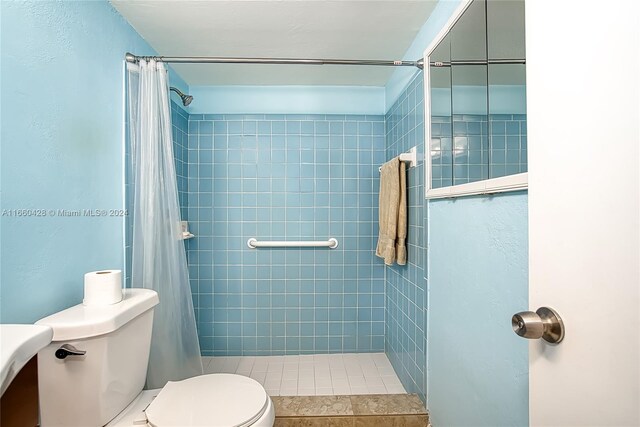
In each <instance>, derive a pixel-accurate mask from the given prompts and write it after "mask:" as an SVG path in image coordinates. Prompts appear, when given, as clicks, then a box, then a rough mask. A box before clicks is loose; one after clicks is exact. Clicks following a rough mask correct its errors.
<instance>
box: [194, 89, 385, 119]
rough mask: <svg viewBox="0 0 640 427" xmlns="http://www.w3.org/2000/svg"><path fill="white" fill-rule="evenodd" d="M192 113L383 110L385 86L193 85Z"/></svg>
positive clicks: (360, 111)
mask: <svg viewBox="0 0 640 427" xmlns="http://www.w3.org/2000/svg"><path fill="white" fill-rule="evenodd" d="M190 90H191V95H193V96H194V99H195V101H194V102H193V103H192V104H191V105H190V106H189V108H188V111H189V114H198V113H203V114H377V115H380V114H384V113H385V105H384V88H382V87H369V86H191V87H190Z"/></svg>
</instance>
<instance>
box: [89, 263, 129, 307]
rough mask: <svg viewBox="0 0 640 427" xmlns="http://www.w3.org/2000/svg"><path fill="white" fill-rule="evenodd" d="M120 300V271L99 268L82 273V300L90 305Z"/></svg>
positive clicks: (107, 303)
mask: <svg viewBox="0 0 640 427" xmlns="http://www.w3.org/2000/svg"><path fill="white" fill-rule="evenodd" d="M120 301H122V271H121V270H100V271H91V272H89V273H87V274H85V275H84V300H82V304H84V305H91V306H100V305H111V304H116V303H118V302H120Z"/></svg>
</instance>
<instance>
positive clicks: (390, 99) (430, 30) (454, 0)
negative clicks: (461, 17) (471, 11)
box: [385, 0, 462, 111]
mask: <svg viewBox="0 0 640 427" xmlns="http://www.w3.org/2000/svg"><path fill="white" fill-rule="evenodd" d="M461 2H462V0H440V1H438V4H437V5H436V7H435V9H433V12H431V15H429V19H427V22H425V23H424V25H423V26H422V28H421V29H420V31H419V32H418V35H417V36H416V38H415V39H413V42H412V43H411V46H409V49H407V51H406V52H405V54H404V56H403V57H402V59H403V60H405V61H415V60H416V59H420V58H422V57H423V55H424V51H425V49H426V48H427V47H428V46H429V44H430V43H431V41H432V40H433V39H434V37H435V36H437V35H438V33H439V32H440V30H441V29H442V27H444V25H445V24H446V23H447V21H448V20H449V18H450V17H451V15H452V14H453V12H454V11H455V10H456V8H457V7H458V6H459V5H460V3H461ZM417 73H418V70H415V69H412V68H409V67H399V68H396V70H395V71H394V72H393V74H392V75H391V78H390V79H389V81H388V82H387V84H386V86H385V111H389V110H390V109H391V107H392V106H393V104H394V103H395V102H396V101H397V100H398V98H399V97H400V95H401V94H402V93H403V92H404V90H405V89H406V87H407V86H408V85H409V82H411V80H413V78H414V77H415V76H416V74H417Z"/></svg>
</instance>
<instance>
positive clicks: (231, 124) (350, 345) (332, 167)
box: [186, 114, 386, 355]
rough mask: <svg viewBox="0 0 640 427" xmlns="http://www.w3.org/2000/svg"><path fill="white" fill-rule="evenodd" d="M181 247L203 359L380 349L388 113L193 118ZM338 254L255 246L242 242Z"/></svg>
mask: <svg viewBox="0 0 640 427" xmlns="http://www.w3.org/2000/svg"><path fill="white" fill-rule="evenodd" d="M188 146H189V149H188V166H187V176H188V185H187V187H188V208H187V215H186V217H187V219H188V220H189V223H190V229H191V231H192V232H193V233H194V234H195V235H196V237H195V238H194V239H191V240H189V241H188V242H187V248H188V258H189V272H190V278H191V286H192V292H193V295H194V303H195V308H196V318H197V323H198V333H199V337H200V344H201V349H202V354H203V355H277V354H304V353H329V352H372V351H382V350H383V349H384V328H385V322H384V317H385V312H384V306H385V297H384V267H383V263H382V261H381V260H380V259H378V258H376V257H375V254H374V248H375V243H376V241H377V234H378V228H377V219H378V209H377V199H378V187H379V175H378V166H379V165H380V164H381V163H383V162H384V160H385V157H386V152H385V117H384V116H355V115H346V116H345V115H272V114H269V115H209V114H204V115H202V114H192V115H190V116H189V144H188ZM251 237H255V238H257V239H258V240H326V239H328V238H329V237H335V238H337V239H338V241H339V247H338V248H337V249H326V248H320V249H300V248H287V249H275V248H262V249H250V248H248V247H247V240H248V239H249V238H251Z"/></svg>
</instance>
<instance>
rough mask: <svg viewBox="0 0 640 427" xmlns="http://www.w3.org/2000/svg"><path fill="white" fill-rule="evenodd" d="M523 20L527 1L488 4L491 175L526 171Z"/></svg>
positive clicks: (493, 176)
mask: <svg viewBox="0 0 640 427" xmlns="http://www.w3.org/2000/svg"><path fill="white" fill-rule="evenodd" d="M524 21H525V19H524V0H508V1H492V2H488V3H487V46H488V52H487V55H488V59H489V63H490V65H489V69H488V73H489V75H488V77H489V138H490V141H489V142H490V147H491V151H490V165H489V177H490V178H497V177H501V176H506V175H513V174H517V173H522V172H527V116H526V95H525V94H526V91H525V89H526V74H525V65H524V63H521V64H519V63H517V62H518V61H522V62H524V59H525V28H524V24H525V22H524ZM500 62H509V63H500Z"/></svg>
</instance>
